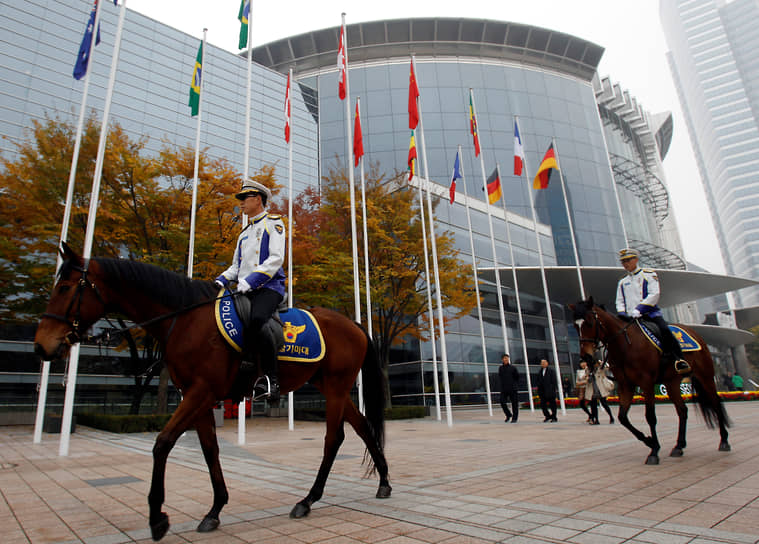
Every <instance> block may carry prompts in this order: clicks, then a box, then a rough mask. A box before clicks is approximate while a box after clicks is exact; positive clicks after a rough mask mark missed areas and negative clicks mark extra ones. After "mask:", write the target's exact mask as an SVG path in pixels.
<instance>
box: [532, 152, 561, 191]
mask: <svg viewBox="0 0 759 544" xmlns="http://www.w3.org/2000/svg"><path fill="white" fill-rule="evenodd" d="M554 168H555V169H556V170H558V169H559V163H558V162H556V155H555V154H554V151H553V142H551V145H550V146H548V151H546V154H545V156H543V161H542V162H541V163H540V166H538V173H537V174H535V179H534V180H532V188H533V189H545V188H547V187H548V182H549V181H550V180H551V170H553V169H554Z"/></svg>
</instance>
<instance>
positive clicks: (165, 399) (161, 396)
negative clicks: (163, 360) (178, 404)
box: [156, 366, 169, 414]
mask: <svg viewBox="0 0 759 544" xmlns="http://www.w3.org/2000/svg"><path fill="white" fill-rule="evenodd" d="M156 413H157V414H168V413H169V369H168V367H167V366H164V367H163V369H162V370H161V375H160V377H159V378H158V395H157V398H156Z"/></svg>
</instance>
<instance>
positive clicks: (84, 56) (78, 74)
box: [74, 0, 118, 79]
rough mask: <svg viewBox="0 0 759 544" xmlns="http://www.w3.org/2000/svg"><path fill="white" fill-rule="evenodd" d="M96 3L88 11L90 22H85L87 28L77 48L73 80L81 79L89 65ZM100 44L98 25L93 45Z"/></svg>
mask: <svg viewBox="0 0 759 544" xmlns="http://www.w3.org/2000/svg"><path fill="white" fill-rule="evenodd" d="M113 4H114V5H118V0H113ZM97 7H98V2H97V0H95V3H94V4H93V6H92V11H90V20H89V21H87V28H86V29H85V31H84V36H82V43H81V45H80V46H79V53H78V54H77V56H76V64H74V79H82V78H83V77H84V76H85V75H86V74H87V66H88V65H89V63H90V46H91V45H92V31H93V29H94V28H95V13H96V12H97ZM99 43H100V25H98V30H97V35H96V36H95V45H97V44H99Z"/></svg>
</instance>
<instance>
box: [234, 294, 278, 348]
mask: <svg viewBox="0 0 759 544" xmlns="http://www.w3.org/2000/svg"><path fill="white" fill-rule="evenodd" d="M232 300H233V301H234V305H235V309H236V310H237V315H238V316H240V321H242V328H243V331H247V330H248V329H249V328H250V322H251V319H250V308H251V302H250V299H249V298H248V297H240V296H237V297H233V298H232ZM284 302H285V301H284V300H283V301H282V302H281V303H280V304H279V306H278V307H277V309H276V310H275V311H274V314H273V315H272V316H271V318H269V321H267V322H266V323H265V324H264V326H263V327H261V334H265V335H267V336H268V337H269V338H270V339H271V340H273V344H274V345H275V346H276V347H277V351H280V350H281V349H282V347H283V346H284V345H285V336H284V331H283V328H282V319H280V316H279V312H280V310H281V311H284V310H285V309H286V308H287V306H286V305H284V306H283V304H284ZM243 353H245V352H243ZM245 354H246V355H247V353H245Z"/></svg>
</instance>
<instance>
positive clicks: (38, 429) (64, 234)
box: [33, 2, 100, 444]
mask: <svg viewBox="0 0 759 544" xmlns="http://www.w3.org/2000/svg"><path fill="white" fill-rule="evenodd" d="M87 22H88V24H89V19H88V20H87ZM99 24H100V2H98V3H97V4H95V20H94V26H93V28H92V39H91V40H90V48H89V51H88V53H87V72H86V73H85V75H84V88H83V89H82V104H81V106H80V107H79V120H78V122H77V125H76V136H75V137H74V152H73V155H72V156H71V169H70V170H69V183H68V188H67V189H66V205H65V207H64V209H63V222H62V223H61V238H60V241H61V242H65V241H66V240H67V239H68V230H69V222H70V221H71V207H72V202H73V199H74V185H75V182H76V168H77V164H78V163H79V150H80V149H81V144H82V130H83V127H84V111H85V107H86V105H87V95H88V93H89V88H90V67H91V66H92V55H93V53H94V52H95V45H96V42H97V29H98V28H99V26H98V25H99ZM86 32H87V31H86V29H85V33H86ZM59 247H60V244H59ZM61 264H63V258H62V257H61V252H60V251H57V252H56V264H55V273H54V274H53V283H55V279H56V277H57V275H58V270H60V268H61ZM49 376H50V361H42V371H41V373H40V384H39V395H38V397H37V414H36V417H35V419H34V439H33V442H34V443H35V444H39V443H40V442H42V427H43V423H44V420H45V403H46V402H47V388H48V381H49Z"/></svg>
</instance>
